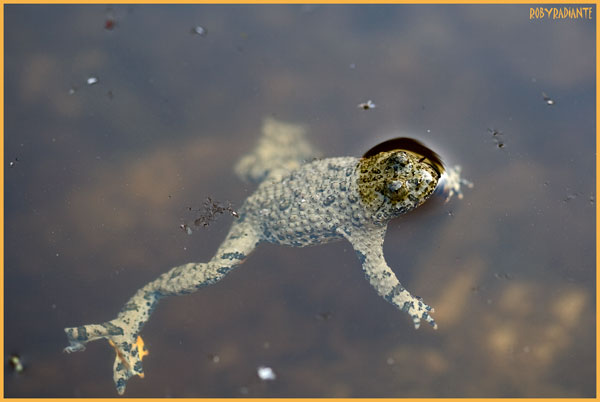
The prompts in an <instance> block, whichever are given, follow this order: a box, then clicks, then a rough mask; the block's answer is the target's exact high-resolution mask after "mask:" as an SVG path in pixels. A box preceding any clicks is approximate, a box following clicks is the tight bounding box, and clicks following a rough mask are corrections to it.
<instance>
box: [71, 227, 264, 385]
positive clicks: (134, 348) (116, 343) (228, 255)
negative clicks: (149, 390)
mask: <svg viewBox="0 0 600 402" xmlns="http://www.w3.org/2000/svg"><path fill="white" fill-rule="evenodd" d="M260 240H261V238H260V236H258V235H257V234H256V233H255V231H254V228H253V227H252V225H250V224H249V223H248V222H247V221H246V222H242V221H241V218H240V221H238V222H236V223H234V224H233V226H232V228H231V230H230V231H229V234H228V235H227V238H226V239H225V241H224V242H223V243H222V244H221V246H220V247H219V250H218V251H217V253H216V254H215V256H214V257H213V258H212V259H211V260H210V261H209V262H208V263H189V264H184V265H180V266H177V267H175V268H172V269H171V270H169V271H168V272H165V273H164V274H162V275H160V276H159V277H158V278H157V279H155V280H154V281H152V282H150V283H148V284H146V285H145V286H144V287H142V288H141V289H140V290H138V291H137V292H136V293H135V294H134V295H133V297H132V298H131V299H129V301H128V302H127V303H126V304H125V305H124V306H123V308H122V309H121V312H120V313H119V314H118V316H117V318H115V319H114V320H111V321H108V322H105V323H102V324H90V325H82V326H79V327H72V328H65V332H66V334H67V338H68V339H69V342H70V345H69V346H67V347H66V348H65V351H66V352H77V351H82V350H84V349H85V344H86V343H88V342H91V341H94V340H98V339H102V338H104V339H106V340H108V342H109V344H110V345H111V346H112V347H113V348H114V349H115V352H116V357H115V362H114V365H113V379H114V381H115V385H116V387H117V391H118V392H119V394H123V393H124V392H125V385H126V383H127V380H129V378H131V377H132V376H134V375H138V376H140V377H143V376H144V372H143V369H142V357H143V356H145V355H146V354H147V353H148V352H147V351H146V350H145V349H144V346H143V342H142V340H141V338H140V337H139V333H140V331H141V330H142V327H143V326H144V324H145V323H146V322H147V321H148V319H149V318H150V314H152V311H153V310H154V308H155V307H156V304H157V303H158V301H159V300H160V299H161V298H163V297H166V296H180V295H184V294H189V293H193V292H195V291H196V290H198V289H200V288H201V287H204V286H208V285H212V284H213V283H216V282H218V281H219V280H220V279H222V278H223V277H224V276H225V275H226V274H227V273H229V272H230V271H231V270H232V269H234V268H235V267H236V266H238V265H239V264H241V263H242V262H243V260H244V259H245V258H246V257H247V256H248V255H249V254H250V253H251V252H252V250H254V248H255V247H256V245H257V244H258V243H259V242H260Z"/></svg>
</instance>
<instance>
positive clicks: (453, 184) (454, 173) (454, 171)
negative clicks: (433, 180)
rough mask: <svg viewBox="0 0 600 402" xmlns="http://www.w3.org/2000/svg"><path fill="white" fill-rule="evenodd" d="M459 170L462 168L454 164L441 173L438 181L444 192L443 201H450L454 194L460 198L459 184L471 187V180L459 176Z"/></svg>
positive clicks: (461, 196)
mask: <svg viewBox="0 0 600 402" xmlns="http://www.w3.org/2000/svg"><path fill="white" fill-rule="evenodd" d="M461 170H462V168H461V167H460V166H459V165H454V166H452V167H450V168H448V169H446V171H445V172H444V174H443V175H442V178H441V179H440V182H439V188H441V191H442V192H444V193H445V194H446V200H445V202H448V201H450V199H451V198H452V197H453V196H454V195H456V196H457V197H458V199H459V200H462V198H463V193H462V189H461V185H462V186H466V187H468V188H473V183H472V182H470V181H469V180H467V179H464V178H462V177H460V173H461Z"/></svg>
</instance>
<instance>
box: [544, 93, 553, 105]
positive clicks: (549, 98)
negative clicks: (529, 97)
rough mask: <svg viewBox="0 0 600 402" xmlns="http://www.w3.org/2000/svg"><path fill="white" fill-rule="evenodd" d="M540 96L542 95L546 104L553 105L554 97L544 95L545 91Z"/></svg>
mask: <svg viewBox="0 0 600 402" xmlns="http://www.w3.org/2000/svg"><path fill="white" fill-rule="evenodd" d="M542 96H543V97H544V101H545V102H546V104H547V105H548V106H552V105H554V99H552V98H551V97H549V96H548V95H546V93H545V92H542Z"/></svg>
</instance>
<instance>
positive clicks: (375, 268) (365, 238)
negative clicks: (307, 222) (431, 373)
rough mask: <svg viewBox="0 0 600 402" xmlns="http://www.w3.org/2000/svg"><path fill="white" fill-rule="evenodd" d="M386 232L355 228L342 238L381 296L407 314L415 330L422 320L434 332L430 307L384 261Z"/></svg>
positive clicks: (344, 233) (383, 230) (379, 229)
mask: <svg viewBox="0 0 600 402" xmlns="http://www.w3.org/2000/svg"><path fill="white" fill-rule="evenodd" d="M386 229H387V227H383V228H372V229H354V230H352V231H351V233H347V232H348V231H344V232H343V236H344V237H345V238H346V239H348V240H349V241H350V243H351V244H352V247H353V248H354V250H355V251H356V254H357V255H358V258H359V260H360V262H361V263H362V268H363V270H364V272H365V276H366V277H367V279H368V280H369V283H371V286H373V287H374V288H375V290H376V291H377V293H378V294H379V295H380V296H382V297H383V298H384V299H385V300H387V301H388V302H390V303H392V304H393V305H394V306H396V307H397V308H399V309H400V310H402V311H405V312H407V313H408V314H409V315H410V316H411V318H412V320H413V323H414V325H415V329H417V328H419V326H420V325H421V320H425V321H427V322H428V323H430V324H431V325H432V326H433V328H434V329H437V324H436V323H435V321H434V319H433V317H432V316H431V313H433V311H434V310H433V308H431V307H430V306H428V305H427V304H425V303H423V301H422V300H421V299H420V298H418V297H415V296H413V295H411V294H410V292H409V291H408V290H406V289H405V288H404V287H403V286H402V284H400V281H398V278H396V275H395V274H394V272H393V271H392V270H391V268H390V267H389V266H388V265H387V263H386V262H385V258H384V257H383V239H384V237H385V232H386Z"/></svg>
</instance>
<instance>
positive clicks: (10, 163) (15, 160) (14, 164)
mask: <svg viewBox="0 0 600 402" xmlns="http://www.w3.org/2000/svg"><path fill="white" fill-rule="evenodd" d="M17 162H19V158H15V159H14V160H12V161H10V162H8V166H9V167H11V168H13V167H15V166H17Z"/></svg>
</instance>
